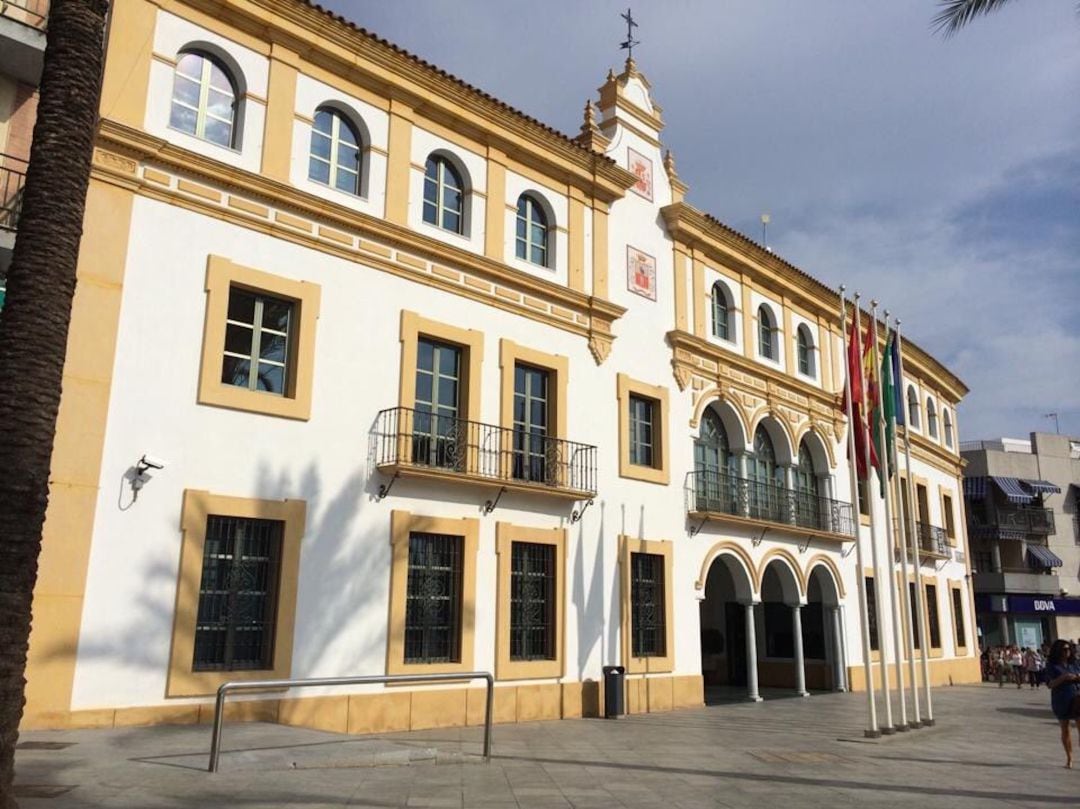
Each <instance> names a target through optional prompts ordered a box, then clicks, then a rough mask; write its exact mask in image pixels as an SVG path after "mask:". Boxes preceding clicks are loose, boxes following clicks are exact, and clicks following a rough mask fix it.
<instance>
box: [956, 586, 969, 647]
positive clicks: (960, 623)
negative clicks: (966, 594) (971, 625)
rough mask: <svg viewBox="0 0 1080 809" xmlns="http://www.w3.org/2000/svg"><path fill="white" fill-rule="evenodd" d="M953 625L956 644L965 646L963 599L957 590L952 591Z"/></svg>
mask: <svg viewBox="0 0 1080 809" xmlns="http://www.w3.org/2000/svg"><path fill="white" fill-rule="evenodd" d="M952 614H953V625H954V626H955V627H956V645H957V646H967V633H966V632H965V631H964V601H963V596H962V595H961V594H960V591H959V590H955V589H954V590H953V591H952Z"/></svg>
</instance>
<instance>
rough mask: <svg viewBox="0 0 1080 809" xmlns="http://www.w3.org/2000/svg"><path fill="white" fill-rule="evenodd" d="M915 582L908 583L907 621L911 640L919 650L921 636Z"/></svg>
mask: <svg viewBox="0 0 1080 809" xmlns="http://www.w3.org/2000/svg"><path fill="white" fill-rule="evenodd" d="M915 595H916V593H915V582H913V581H909V582H908V612H909V616H908V617H909V619H910V621H911V639H912V643H913V645H914V647H915V648H916V649H921V648H922V646H921V645H920V644H921V643H922V639H921V638H920V637H919V636H920V635H921V634H922V624H920V623H919V620H918V616H917V612H916V610H917V608H918V604H916V603H915Z"/></svg>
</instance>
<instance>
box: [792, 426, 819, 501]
mask: <svg viewBox="0 0 1080 809" xmlns="http://www.w3.org/2000/svg"><path fill="white" fill-rule="evenodd" d="M795 488H796V490H797V491H798V492H800V493H801V494H808V495H812V496H813V497H817V496H818V478H817V470H816V469H815V468H814V456H813V454H811V452H810V447H809V446H807V444H806V439H805V438H804V439H803V440H802V442H801V443H800V444H799V469H798V471H797V473H796V475H795Z"/></svg>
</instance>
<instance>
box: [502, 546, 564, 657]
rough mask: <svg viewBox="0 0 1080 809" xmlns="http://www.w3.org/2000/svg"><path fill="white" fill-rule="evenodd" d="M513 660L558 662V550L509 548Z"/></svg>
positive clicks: (550, 547)
mask: <svg viewBox="0 0 1080 809" xmlns="http://www.w3.org/2000/svg"><path fill="white" fill-rule="evenodd" d="M510 659H511V660H554V659H555V546H554V545H545V544H541V543H535V542H514V543H512V544H511V546H510Z"/></svg>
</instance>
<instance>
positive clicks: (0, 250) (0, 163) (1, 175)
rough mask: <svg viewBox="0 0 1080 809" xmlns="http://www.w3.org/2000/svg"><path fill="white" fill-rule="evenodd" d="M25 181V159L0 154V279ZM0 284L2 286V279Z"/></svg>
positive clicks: (8, 257)
mask: <svg viewBox="0 0 1080 809" xmlns="http://www.w3.org/2000/svg"><path fill="white" fill-rule="evenodd" d="M0 2H3V0H0ZM25 183H26V161H25V160H20V159H19V158H17V157H12V156H11V155H5V154H0V279H3V278H4V276H5V275H6V274H7V268H8V264H9V263H11V251H12V250H13V249H14V248H15V231H16V229H17V228H18V225H19V213H20V212H21V210H22V194H23V185H24V184H25ZM0 286H3V282H2V280H0Z"/></svg>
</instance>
